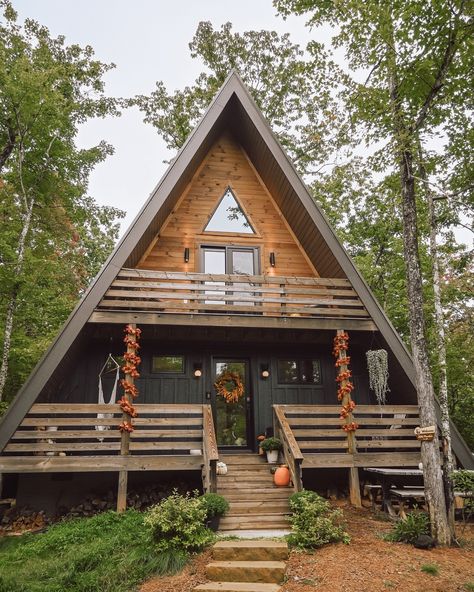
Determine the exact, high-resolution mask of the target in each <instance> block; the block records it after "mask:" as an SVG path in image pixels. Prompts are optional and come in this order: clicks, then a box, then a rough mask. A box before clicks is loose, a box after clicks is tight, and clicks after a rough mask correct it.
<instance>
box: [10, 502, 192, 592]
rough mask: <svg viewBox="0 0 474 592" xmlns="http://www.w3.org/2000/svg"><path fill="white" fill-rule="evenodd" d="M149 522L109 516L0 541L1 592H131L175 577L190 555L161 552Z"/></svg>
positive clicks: (136, 516) (137, 516)
mask: <svg viewBox="0 0 474 592" xmlns="http://www.w3.org/2000/svg"><path fill="white" fill-rule="evenodd" d="M145 516H146V515H145V514H144V513H140V512H137V511H135V510H129V511H127V512H124V513H123V514H117V513H116V512H104V513H103V514H98V515H96V516H93V517H92V518H78V519H74V520H67V521H64V522H62V523H59V524H55V525H54V526H51V527H50V528H49V529H48V530H47V531H46V532H44V533H40V534H31V533H30V534H25V535H23V536H21V537H15V538H11V537H8V538H2V539H0V592H65V591H66V590H67V592H91V591H94V592H96V591H97V592H98V591H100V592H112V591H113V592H130V591H131V590H134V589H136V586H137V585H138V584H139V583H140V582H142V581H143V580H144V579H146V578H147V577H149V576H151V575H152V574H163V573H176V572H177V571H179V569H181V568H182V567H183V565H184V563H186V560H187V557H186V555H184V554H180V553H173V552H172V551H170V550H168V551H166V552H159V551H158V550H157V548H156V546H155V545H154V544H153V541H152V536H151V530H150V529H149V528H148V527H147V526H146V524H145Z"/></svg>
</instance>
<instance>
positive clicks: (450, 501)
mask: <svg viewBox="0 0 474 592" xmlns="http://www.w3.org/2000/svg"><path fill="white" fill-rule="evenodd" d="M418 153H419V169H420V177H421V179H422V180H423V184H424V188H425V195H426V201H427V203H428V213H429V224H430V254H431V263H432V269H433V292H434V313H435V315H434V318H435V334H436V346H437V355H438V367H439V391H438V399H439V405H440V409H441V436H442V446H443V469H444V484H445V494H446V503H447V510H448V519H449V526H450V528H451V535H452V537H453V538H454V537H455V530H454V488H453V482H452V479H451V475H452V473H453V471H454V459H453V452H452V448H451V426H450V423H449V403H448V373H447V363H446V337H445V332H444V314H443V307H442V304H441V282H440V271H439V259H438V245H437V238H436V235H437V228H438V223H437V219H436V210H435V203H434V200H433V192H432V191H431V188H430V186H429V183H428V176H427V173H426V169H425V165H424V160H423V153H422V149H421V145H419V147H418Z"/></svg>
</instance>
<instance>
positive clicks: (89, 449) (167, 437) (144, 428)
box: [0, 403, 215, 473]
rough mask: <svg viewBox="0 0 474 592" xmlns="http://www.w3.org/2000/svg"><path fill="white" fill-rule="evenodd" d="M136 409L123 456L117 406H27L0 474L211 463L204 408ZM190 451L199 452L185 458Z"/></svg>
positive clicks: (212, 456) (193, 466)
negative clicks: (133, 428)
mask: <svg viewBox="0 0 474 592" xmlns="http://www.w3.org/2000/svg"><path fill="white" fill-rule="evenodd" d="M136 408H137V411H138V417H137V418H136V419H134V420H133V424H134V427H135V430H134V431H133V432H132V433H131V435H130V436H131V437H130V454H129V455H126V456H125V455H121V454H120V431H119V430H118V429H117V426H118V424H119V423H120V421H121V416H122V411H121V409H120V407H119V406H118V405H114V406H110V405H96V404H63V403H61V404H36V405H33V407H32V408H31V410H30V412H29V413H28V414H27V416H26V417H25V419H24V420H23V421H22V423H21V425H20V426H19V428H18V429H17V431H16V432H15V433H14V434H13V436H12V438H11V440H10V442H9V443H8V444H7V446H6V447H5V449H4V450H3V452H2V453H1V455H0V472H11V473H17V472H68V471H71V472H82V471H121V470H131V471H133V470H154V471H157V470H174V469H176V470H185V469H197V470H200V469H201V467H202V465H203V463H207V462H214V460H215V452H214V451H213V449H212V446H211V444H210V442H212V434H211V430H212V429H213V426H212V424H210V422H209V410H208V406H207V405H136ZM98 414H105V416H102V417H98ZM204 434H205V435H204ZM214 439H215V436H214ZM203 449H204V450H205V451H206V455H207V458H204V456H203V454H202V450H203ZM191 450H199V451H201V454H199V453H197V454H196V455H191V454H190V451H191Z"/></svg>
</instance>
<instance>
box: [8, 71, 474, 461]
mask: <svg viewBox="0 0 474 592" xmlns="http://www.w3.org/2000/svg"><path fill="white" fill-rule="evenodd" d="M225 129H227V130H229V129H230V130H231V131H232V133H233V134H234V136H235V137H236V139H237V140H238V141H239V143H240V144H241V145H242V147H243V148H244V150H245V151H246V152H247V154H248V155H249V158H250V160H251V161H252V163H253V165H254V166H255V168H256V170H257V172H258V173H259V175H260V177H261V178H262V180H263V182H264V183H265V184H266V186H267V188H268V190H269V191H270V193H271V194H272V196H273V197H274V199H275V201H276V203H277V205H278V206H279V208H280V209H281V211H282V213H283V215H284V216H285V218H286V220H287V222H288V223H289V224H290V226H291V228H292V230H293V232H294V233H295V235H296V237H297V238H298V240H299V241H300V243H301V245H302V247H303V248H304V249H305V251H306V252H307V254H308V256H309V257H310V259H311V261H312V262H313V264H314V266H315V267H316V269H318V271H319V273H320V274H321V276H326V277H347V278H348V279H349V280H350V281H351V282H352V285H353V286H354V289H355V290H356V292H357V293H358V295H359V297H360V298H361V300H362V302H363V304H364V305H365V307H366V308H367V310H368V312H369V314H370V316H371V317H372V319H373V321H374V322H375V324H376V325H377V327H378V329H379V331H380V333H381V334H382V336H383V337H384V339H385V341H386V343H387V346H388V347H389V348H390V349H391V351H392V352H393V354H394V355H395V356H396V358H397V359H398V361H399V363H400V364H401V366H402V368H403V369H404V371H405V372H406V374H407V376H408V378H409V379H410V381H411V382H412V384H413V385H414V386H415V374H414V367H413V362H412V359H411V357H410V354H409V353H408V351H407V349H406V348H405V346H404V344H403V342H402V341H401V339H400V337H399V336H398V334H397V332H396V331H395V329H394V328H393V326H392V324H391V323H390V321H389V319H388V317H387V316H386V314H385V313H384V311H383V310H382V308H381V307H380V305H379V304H378V302H377V301H376V299H375V297H374V295H373V294H372V292H371V290H370V288H369V287H368V285H367V284H366V282H365V281H364V279H363V278H362V276H361V275H360V274H359V272H358V271H357V269H356V268H355V266H354V264H353V262H352V261H351V259H350V257H349V255H348V254H347V253H346V251H345V249H344V248H343V246H342V244H341V243H340V242H339V240H338V238H337V237H336V235H335V233H334V231H333V230H332V228H331V227H330V225H329V223H328V221H327V219H326V217H325V216H324V214H323V212H322V211H321V209H320V208H319V207H318V206H317V204H316V203H315V201H314V200H313V199H312V197H311V194H310V192H309V191H308V189H307V187H306V186H305V184H304V183H303V181H302V179H301V178H300V176H299V175H298V173H297V172H296V170H295V168H294V166H293V164H292V163H291V161H290V160H289V158H288V156H287V155H286V154H285V152H284V151H283V149H282V147H281V146H280V144H279V143H278V141H277V139H276V137H275V136H274V134H273V133H272V131H271V129H270V127H269V125H268V123H267V122H266V121H265V119H264V117H263V115H262V113H261V112H260V110H259V108H258V107H257V105H256V104H255V102H254V101H253V99H252V97H251V96H250V94H249V92H248V91H247V89H246V88H245V86H244V84H243V82H242V81H241V79H240V77H239V76H238V74H237V73H235V72H232V73H231V74H230V75H229V77H228V78H227V80H226V82H225V83H224V84H223V86H222V88H221V89H220V91H219V93H218V94H217V95H216V97H215V99H214V100H213V102H212V103H211V105H210V106H209V108H208V109H207V111H206V113H205V114H204V116H203V117H202V119H201V121H200V122H199V124H198V125H197V126H196V128H195V129H194V130H193V132H192V133H191V134H190V136H189V138H188V139H187V141H186V142H185V144H184V146H183V147H182V148H181V150H180V151H179V152H178V154H177V156H176V158H175V159H174V160H173V161H172V163H171V164H170V166H169V167H168V170H167V171H166V172H165V174H164V175H163V177H162V178H161V180H160V181H159V183H158V185H157V186H156V187H155V189H154V190H153V192H152V193H151V195H150V197H149V199H148V200H147V202H146V203H145V205H144V206H143V208H142V209H141V211H140V212H139V214H138V215H137V216H136V218H135V220H134V221H133V222H132V224H131V226H130V228H129V229H128V230H127V232H126V233H125V235H124V236H123V237H122V239H121V240H120V242H119V244H118V245H117V247H116V248H115V250H114V252H113V253H112V254H111V256H110V257H109V258H108V260H107V261H106V263H105V265H104V267H103V268H102V270H101V271H100V272H99V274H98V275H97V277H96V278H95V280H94V282H93V283H92V285H91V286H90V288H89V290H88V291H87V292H86V294H85V295H84V297H83V298H82V300H81V301H80V303H79V304H78V305H77V307H76V308H75V309H74V311H73V312H72V313H71V315H70V317H69V319H68V320H67V321H66V323H65V325H64V327H63V329H62V331H61V333H60V334H59V336H58V337H57V339H56V340H55V341H54V342H53V344H52V345H51V347H50V348H49V350H48V351H47V352H46V354H45V355H44V356H43V358H42V359H41V361H40V362H39V363H38V365H37V366H36V368H35V369H34V370H33V372H32V374H31V375H30V377H29V379H28V380H27V382H26V383H25V384H24V386H23V388H22V389H21V390H20V392H19V393H18V395H17V397H16V398H15V400H14V401H13V402H12V404H11V406H10V408H9V410H8V412H7V414H6V415H5V417H4V419H3V421H2V424H1V426H0V450H1V449H3V447H4V446H5V445H6V443H7V442H8V440H9V439H10V437H11V436H12V434H13V432H14V431H15V429H16V428H17V426H18V425H19V423H20V422H21V420H22V419H23V417H24V416H25V414H26V413H27V412H28V410H29V408H30V407H31V405H32V404H33V403H34V401H35V400H36V398H37V397H38V395H39V394H40V393H41V392H42V390H43V389H44V387H45V386H46V385H47V384H48V382H49V381H50V380H51V379H52V378H54V374H55V372H56V371H57V369H58V367H59V366H60V365H61V363H62V361H63V359H64V358H65V355H66V353H67V352H68V350H69V349H70V348H71V347H72V345H73V344H74V343H75V342H77V340H78V338H79V336H80V333H81V331H82V329H83V328H84V326H85V324H86V323H87V320H88V319H89V317H90V315H91V314H92V313H93V311H94V309H95V307H96V306H97V305H98V303H99V301H100V300H101V299H102V297H103V296H104V294H105V292H106V290H107V289H108V287H109V285H110V284H111V282H112V281H113V280H114V278H115V276H116V275H117V273H118V271H119V270H120V269H121V268H122V267H124V266H126V267H133V266H134V265H136V264H137V262H138V261H139V259H140V257H141V255H142V254H143V252H144V251H145V249H146V248H147V246H148V245H149V244H150V242H151V240H152V239H153V238H154V237H155V236H156V234H157V233H158V232H159V230H160V228H161V226H162V224H163V222H164V221H165V220H166V218H167V217H168V216H169V214H170V213H171V212H172V210H173V207H174V206H175V204H176V202H177V200H178V198H179V196H180V194H181V192H182V191H183V189H184V187H185V186H186V185H187V183H189V181H190V180H191V178H192V176H193V174H194V172H195V171H196V169H197V167H198V166H199V164H200V163H201V162H202V160H203V158H204V156H205V155H206V154H207V152H208V151H209V149H210V148H211V146H212V144H213V143H214V142H215V140H216V139H217V138H218V137H219V134H220V133H222V131H223V130H225ZM453 447H454V450H455V453H456V455H457V456H458V458H459V460H460V461H461V462H462V463H463V465H464V466H466V467H473V466H474V461H473V457H472V454H471V452H470V450H469V449H468V447H467V445H466V444H465V442H464V441H463V440H462V438H461V437H460V436H459V434H458V432H457V431H453Z"/></svg>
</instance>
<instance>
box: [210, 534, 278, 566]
mask: <svg viewBox="0 0 474 592" xmlns="http://www.w3.org/2000/svg"><path fill="white" fill-rule="evenodd" d="M212 558H213V559H214V560H215V561H285V560H286V559H288V545H287V543H285V542H284V541H268V540H258V539H253V540H249V541H219V542H218V543H216V544H215V545H214V546H213V547H212Z"/></svg>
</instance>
